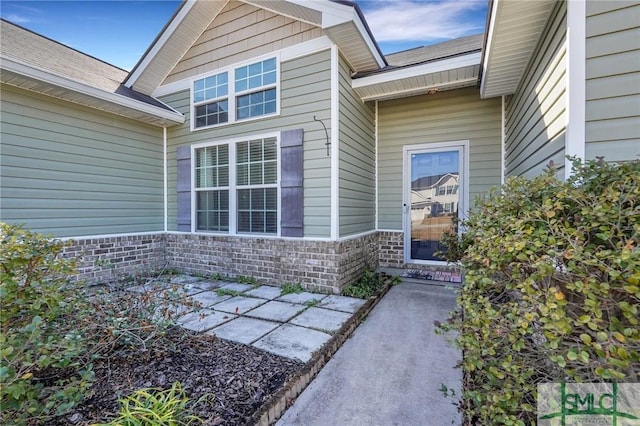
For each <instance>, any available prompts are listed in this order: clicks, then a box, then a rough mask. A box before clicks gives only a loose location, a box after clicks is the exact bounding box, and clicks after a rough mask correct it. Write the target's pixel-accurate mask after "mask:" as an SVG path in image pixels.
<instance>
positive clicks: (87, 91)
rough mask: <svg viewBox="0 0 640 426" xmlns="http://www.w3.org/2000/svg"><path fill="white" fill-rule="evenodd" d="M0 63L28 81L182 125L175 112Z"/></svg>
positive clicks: (8, 61) (2, 60)
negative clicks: (39, 82) (38, 82)
mask: <svg viewBox="0 0 640 426" xmlns="http://www.w3.org/2000/svg"><path fill="white" fill-rule="evenodd" d="M0 63H1V64H2V67H1V68H2V69H5V70H7V71H10V72H14V73H16V74H19V75H22V76H25V77H28V78H30V79H34V80H38V81H42V82H43V83H47V84H51V85H53V86H57V87H61V88H64V89H67V90H71V91H73V92H77V93H81V94H83V95H86V96H90V97H92V98H96V99H99V100H102V101H104V102H107V103H111V104H114V105H118V106H121V107H126V108H131V109H134V110H137V111H140V112H142V113H145V114H149V115H152V116H154V117H157V118H161V119H164V120H168V121H171V122H172V123H175V124H182V123H184V121H185V118H184V115H182V114H181V113H179V112H177V111H175V110H173V111H167V110H164V109H162V108H158V107H155V106H153V105H149V104H146V103H144V102H140V101H137V100H135V99H131V98H127V97H126V96H122V95H119V94H117V93H112V92H107V91H106V90H102V89H98V88H96V87H93V86H90V85H88V84H85V83H82V82H79V81H76V80H72V79H69V78H66V77H62V76H60V75H58V74H54V73H52V72H49V71H47V70H43V69H41V68H38V67H34V66H32V65H28V64H25V63H23V62H20V61H16V60H14V59H11V58H7V57H6V56H4V55H0Z"/></svg>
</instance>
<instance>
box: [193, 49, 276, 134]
mask: <svg viewBox="0 0 640 426" xmlns="http://www.w3.org/2000/svg"><path fill="white" fill-rule="evenodd" d="M268 59H275V60H276V82H275V83H274V84H269V85H265V86H261V87H260V88H257V89H256V88H254V89H248V90H243V91H240V92H236V87H235V86H236V85H235V70H236V69H237V68H242V67H246V66H247V65H251V64H255V63H258V62H263V61H265V60H268ZM280 64H281V60H280V52H276V53H275V54H274V53H271V54H268V55H263V56H259V57H255V58H253V59H251V60H247V61H242V62H238V63H235V64H232V65H229V66H226V67H224V68H219V69H217V70H213V71H211V72H207V73H204V74H199V75H197V76H194V77H193V78H191V79H190V80H189V82H190V89H189V108H190V114H189V115H190V116H191V119H190V121H191V131H192V132H197V131H200V130H207V129H214V128H217V127H222V126H228V125H231V124H235V123H247V122H251V121H255V120H262V119H265V118H269V117H276V116H278V115H280V93H281V85H280ZM225 72H226V73H227V85H228V86H227V87H228V90H227V96H223V97H220V98H217V99H208V100H206V101H201V102H197V103H196V102H194V96H195V93H194V92H195V90H194V86H195V82H196V81H198V80H202V79H204V78H207V77H211V76H214V75H218V74H222V73H225ZM272 88H275V89H276V111H275V112H273V113H270V114H265V115H260V116H257V117H249V118H243V119H240V120H239V119H238V118H237V117H236V99H237V97H238V96H242V95H247V94H250V93H256V92H261V91H265V90H269V89H272ZM225 98H226V99H227V101H228V102H227V104H228V108H229V111H228V121H227V122H225V123H218V124H212V125H209V126H202V127H196V114H195V111H196V106H200V105H203V104H207V103H212V102H216V101H217V100H223V99H225Z"/></svg>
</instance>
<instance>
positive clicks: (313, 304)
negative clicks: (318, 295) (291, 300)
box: [304, 299, 320, 308]
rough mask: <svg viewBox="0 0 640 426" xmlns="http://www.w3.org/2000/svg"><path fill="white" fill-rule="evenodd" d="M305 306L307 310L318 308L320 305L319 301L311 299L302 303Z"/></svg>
mask: <svg viewBox="0 0 640 426" xmlns="http://www.w3.org/2000/svg"><path fill="white" fill-rule="evenodd" d="M304 304H305V306H308V307H309V308H313V307H314V306H318V305H319V304H320V299H311V300H307V301H306V302H304Z"/></svg>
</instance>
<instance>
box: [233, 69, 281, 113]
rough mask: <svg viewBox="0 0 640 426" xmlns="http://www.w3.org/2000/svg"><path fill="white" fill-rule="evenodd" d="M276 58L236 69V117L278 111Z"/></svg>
mask: <svg viewBox="0 0 640 426" xmlns="http://www.w3.org/2000/svg"><path fill="white" fill-rule="evenodd" d="M276 81H277V74H276V59H275V58H271V59H267V60H265V61H262V62H257V63H255V64H251V65H247V66H244V67H240V68H236V69H235V93H236V119H237V120H242V119H246V118H251V117H259V116H261V115H268V114H274V113H275V112H276V91H277V88H276Z"/></svg>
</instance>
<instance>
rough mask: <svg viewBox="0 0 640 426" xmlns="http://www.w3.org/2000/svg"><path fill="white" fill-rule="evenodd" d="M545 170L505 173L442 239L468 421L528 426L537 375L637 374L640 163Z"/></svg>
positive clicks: (542, 378) (620, 377)
mask: <svg viewBox="0 0 640 426" xmlns="http://www.w3.org/2000/svg"><path fill="white" fill-rule="evenodd" d="M554 173H555V172H554V171H553V170H549V171H548V172H547V173H545V174H544V175H542V176H539V177H536V178H533V179H531V180H526V179H524V178H511V179H509V180H508V181H507V183H506V184H505V185H504V186H503V187H502V188H501V189H500V190H497V189H496V190H494V191H493V192H491V193H490V194H489V195H488V196H487V197H486V198H484V199H480V200H478V201H477V202H476V209H475V210H474V211H473V212H472V213H471V214H470V216H469V218H468V220H466V221H464V223H463V226H464V227H465V228H466V234H465V235H464V236H463V237H462V238H458V237H457V236H453V235H449V236H448V237H447V238H446V241H445V244H446V245H447V246H448V247H453V250H451V253H450V255H449V259H448V260H454V261H460V262H461V263H462V265H463V267H464V269H465V272H466V276H465V281H464V285H463V288H462V291H461V294H460V296H459V299H458V304H459V308H460V310H459V311H458V312H455V313H453V314H452V316H451V318H450V322H449V324H447V325H445V326H444V327H443V328H444V329H445V330H450V329H453V330H455V331H457V333H458V334H457V337H456V342H457V345H458V346H459V348H460V349H462V351H463V361H462V369H463V396H462V400H461V410H462V411H463V413H464V416H465V419H466V422H467V423H468V424H483V425H489V424H535V405H536V385H537V384H538V383H543V382H562V381H577V382H602V381H605V382H606V381H619V382H624V381H628V382H637V381H638V379H639V378H640V353H639V352H640V328H639V319H638V318H639V311H640V284H639V283H640V248H639V247H638V244H639V238H638V237H639V233H640V162H639V161H633V162H627V163H623V164H620V165H613V164H609V163H605V162H604V161H602V160H598V161H591V162H587V163H586V164H584V165H581V164H580V163H579V162H574V166H573V175H572V177H571V178H569V179H568V180H567V181H566V182H561V181H559V180H557V179H556V178H555V177H554ZM456 253H458V254H459V253H462V256H460V257H459V258H456V256H455V254H456Z"/></svg>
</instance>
